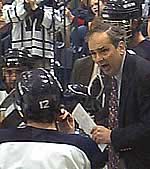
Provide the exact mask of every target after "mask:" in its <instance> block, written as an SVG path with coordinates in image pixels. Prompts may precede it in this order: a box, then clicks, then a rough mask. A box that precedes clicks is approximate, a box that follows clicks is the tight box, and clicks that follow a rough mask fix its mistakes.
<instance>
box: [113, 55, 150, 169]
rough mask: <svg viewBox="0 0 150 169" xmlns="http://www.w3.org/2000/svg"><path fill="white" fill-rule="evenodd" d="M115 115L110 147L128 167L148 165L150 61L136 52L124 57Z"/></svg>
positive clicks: (144, 168) (143, 168)
mask: <svg viewBox="0 0 150 169" xmlns="http://www.w3.org/2000/svg"><path fill="white" fill-rule="evenodd" d="M118 118H119V128H117V129H114V130H113V131H112V134H111V139H112V145H113V147H114V149H115V150H116V152H120V155H121V157H122V158H123V159H124V160H125V162H126V165H127V168H128V169H150V63H149V62H148V61H146V60H145V59H143V58H141V57H138V56H136V55H129V54H127V56H126V58H125V63H124V66H123V73H122V82H121V95H120V106H119V117H118Z"/></svg>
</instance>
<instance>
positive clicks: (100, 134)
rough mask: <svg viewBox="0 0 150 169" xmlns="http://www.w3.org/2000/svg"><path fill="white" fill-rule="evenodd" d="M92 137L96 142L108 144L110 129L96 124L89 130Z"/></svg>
mask: <svg viewBox="0 0 150 169" xmlns="http://www.w3.org/2000/svg"><path fill="white" fill-rule="evenodd" d="M91 134H92V139H93V140H94V141H95V142H96V143H97V144H109V143H111V139H110V134H111V130H109V129H108V128H106V127H104V126H96V127H94V128H93V129H92V131H91Z"/></svg>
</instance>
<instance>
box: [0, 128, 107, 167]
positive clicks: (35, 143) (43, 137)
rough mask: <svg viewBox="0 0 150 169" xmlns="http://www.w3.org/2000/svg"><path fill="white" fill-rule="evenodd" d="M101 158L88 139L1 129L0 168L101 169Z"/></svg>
mask: <svg viewBox="0 0 150 169" xmlns="http://www.w3.org/2000/svg"><path fill="white" fill-rule="evenodd" d="M103 166H104V163H103V156H102V153H101V151H100V149H99V148H98V146H97V144H96V143H95V142H94V141H92V140H91V139H89V138H87V137H83V136H79V135H76V134H64V133H61V132H58V131H55V130H50V129H38V128H33V127H29V126H28V127H25V128H16V129H1V131H0V169H100V168H101V167H103Z"/></svg>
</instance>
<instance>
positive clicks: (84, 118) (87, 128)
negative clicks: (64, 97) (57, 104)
mask: <svg viewBox="0 0 150 169" xmlns="http://www.w3.org/2000/svg"><path fill="white" fill-rule="evenodd" d="M72 116H73V117H74V119H75V120H76V121H77V123H78V124H79V127H80V128H81V129H83V130H84V132H85V133H86V134H88V135H90V136H91V134H90V133H91V130H92V129H93V128H94V127H96V124H95V122H94V121H93V119H92V118H91V117H90V116H89V114H88V113H87V112H86V111H85V109H84V108H83V107H82V105H81V104H80V103H78V104H77V105H76V107H75V108H74V110H73V112H72ZM98 146H99V148H100V150H101V151H102V152H103V151H104V149H105V147H106V146H107V144H99V145H98Z"/></svg>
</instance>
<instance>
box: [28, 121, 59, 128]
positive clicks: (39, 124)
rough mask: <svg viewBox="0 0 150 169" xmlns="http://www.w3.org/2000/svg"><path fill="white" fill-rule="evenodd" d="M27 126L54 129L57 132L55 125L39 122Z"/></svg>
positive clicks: (29, 123)
mask: <svg viewBox="0 0 150 169" xmlns="http://www.w3.org/2000/svg"><path fill="white" fill-rule="evenodd" d="M27 126H31V127H35V128H41V129H53V130H57V128H56V125H55V123H39V122H31V121H29V122H27Z"/></svg>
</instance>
